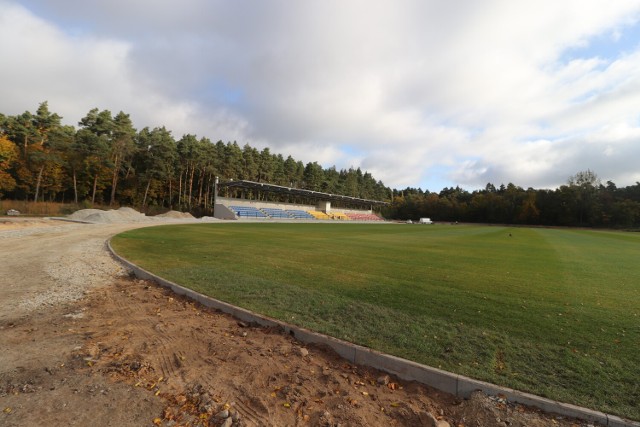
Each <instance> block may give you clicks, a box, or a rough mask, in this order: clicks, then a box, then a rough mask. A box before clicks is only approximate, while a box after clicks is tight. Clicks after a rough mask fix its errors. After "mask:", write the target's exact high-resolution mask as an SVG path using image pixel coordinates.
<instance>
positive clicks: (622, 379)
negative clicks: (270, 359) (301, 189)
mask: <svg viewBox="0 0 640 427" xmlns="http://www.w3.org/2000/svg"><path fill="white" fill-rule="evenodd" d="M510 233H511V235H512V236H511V237H510V236H509V234H510ZM112 243H113V246H114V248H115V250H116V251H117V252H118V253H120V254H122V255H123V256H125V257H127V258H128V259H130V260H131V261H133V262H135V263H137V264H138V265H140V266H142V267H143V268H145V269H148V270H150V271H153V272H155V273H156V274H158V275H160V276H162V277H165V278H167V279H169V280H172V281H174V282H177V283H180V284H182V285H185V286H187V287H190V288H192V289H195V290H197V291H199V292H202V293H205V294H208V295H211V296H213V297H215V298H218V299H220V300H223V301H227V302H230V303H233V304H236V305H239V306H242V307H246V308H248V309H251V310H254V311H257V312H260V313H263V314H266V315H268V316H271V317H275V318H279V319H282V320H285V321H287V322H290V323H295V324H297V325H300V326H304V327H307V328H310V329H313V330H316V331H320V332H323V333H326V334H329V335H333V336H335V337H338V338H342V339H345V340H349V341H352V342H355V343H358V344H362V345H365V346H368V347H373V348H376V349H378V350H382V351H384V352H387V353H391V354H394V355H397V356H401V357H404V358H407V359H411V360H414V361H417V362H420V363H425V364H427V365H431V366H435V367H439V368H442V369H445V370H448V371H453V372H456V373H459V374H463V375H467V376H470V377H473V378H477V379H480V380H484V381H489V382H492V383H496V384H500V385H504V386H508V387H512V388H516V389H519V390H522V391H528V392H531V393H535V394H538V395H542V396H546V397H549V398H552V399H557V400H560V401H563V402H569V403H574V404H577V405H581V406H586V407H589V408H593V409H597V410H601V411H605V412H609V413H614V414H618V415H621V416H625V417H629V418H633V419H636V420H640V233H623V232H609V231H587V230H567V229H544V228H505V227H486V226H462V225H460V226H449V225H434V226H419V225H378V224H376V225H368V224H275V223H274V224H254V223H249V224H248V223H242V224H211V225H178V226H162V227H151V228H144V229H138V230H133V231H129V232H126V233H123V234H121V235H119V236H117V237H115V238H114V239H113V242H112Z"/></svg>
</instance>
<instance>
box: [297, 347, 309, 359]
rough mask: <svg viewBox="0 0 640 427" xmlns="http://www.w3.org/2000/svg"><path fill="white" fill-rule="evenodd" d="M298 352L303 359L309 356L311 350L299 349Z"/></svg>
mask: <svg viewBox="0 0 640 427" xmlns="http://www.w3.org/2000/svg"><path fill="white" fill-rule="evenodd" d="M297 351H298V354H299V355H300V356H302V357H307V356H308V355H309V350H307V349H306V348H302V347H298V349H297Z"/></svg>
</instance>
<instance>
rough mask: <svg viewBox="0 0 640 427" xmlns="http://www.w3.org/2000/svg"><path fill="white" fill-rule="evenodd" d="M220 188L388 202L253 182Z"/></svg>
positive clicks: (366, 203) (363, 202) (364, 203)
mask: <svg viewBox="0 0 640 427" xmlns="http://www.w3.org/2000/svg"><path fill="white" fill-rule="evenodd" d="M218 188H239V189H243V190H253V191H261V192H264V193H275V194H281V195H288V196H300V197H308V198H311V199H315V200H326V201H331V202H343V203H346V204H350V205H357V206H384V205H388V204H389V203H388V202H381V201H378V200H368V199H359V198H357V197H349V196H341V195H339V194H329V193H321V192H319V191H311V190H302V189H300V188H291V187H283V186H280V185H273V184H265V183H263V182H253V181H228V182H221V183H219V184H218Z"/></svg>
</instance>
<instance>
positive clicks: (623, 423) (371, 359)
mask: <svg viewBox="0 0 640 427" xmlns="http://www.w3.org/2000/svg"><path fill="white" fill-rule="evenodd" d="M107 247H108V248H109V251H110V252H111V254H113V256H114V257H115V258H116V259H117V260H118V261H120V262H121V263H122V264H124V265H126V266H127V267H128V268H130V269H131V270H132V271H133V273H134V274H135V275H136V277H138V278H140V279H145V280H151V281H154V282H156V283H158V284H159V285H161V286H164V287H166V288H169V289H171V290H172V291H173V292H175V293H176V294H178V295H185V296H186V297H188V298H191V299H192V300H195V301H197V302H199V303H200V304H202V305H204V306H206V307H210V308H213V309H217V310H220V311H222V312H224V313H227V314H230V315H232V316H233V317H235V318H237V319H239V320H242V321H244V322H247V323H256V324H258V325H260V326H265V327H280V328H282V329H283V330H284V331H285V332H286V333H287V334H290V335H292V336H294V337H295V338H296V339H297V340H299V341H301V342H303V343H307V344H322V345H326V346H329V347H330V348H331V349H333V350H334V351H335V352H336V353H338V354H339V355H340V356H341V357H343V358H345V359H347V360H348V361H349V362H351V363H353V364H356V365H363V366H368V367H371V368H375V369H379V370H381V371H385V372H387V373H389V374H393V375H395V376H397V377H398V378H401V379H403V380H407V381H417V382H420V383H422V384H425V385H428V386H430V387H433V388H435V389H438V390H441V391H444V392H446V393H450V394H452V395H454V396H457V397H460V398H464V399H467V398H469V397H470V396H471V393H473V392H474V391H477V390H481V391H482V392H484V393H485V394H488V395H493V396H496V395H501V396H505V397H506V399H507V400H508V401H510V402H516V403H520V404H523V405H527V406H534V407H537V408H539V409H541V410H542V411H544V412H547V413H554V414H558V415H562V416H565V417H569V418H578V419H581V420H585V421H588V422H593V423H599V424H601V425H603V426H610V427H640V422H636V421H631V420H626V419H622V418H620V417H617V416H615V415H609V414H605V413H604V412H599V411H594V410H591V409H587V408H583V407H580V406H575V405H571V404H568V403H562V402H558V401H555V400H551V399H546V398H544V397H540V396H536V395H534V394H529V393H524V392H521V391H518V390H513V389H510V388H507V387H501V386H497V385H495V384H490V383H486V382H483V381H478V380H474V379H473V378H469V377H465V376H462V375H457V374H454V373H451V372H447V371H443V370H441V369H436V368H432V367H430V366H427V365H422V364H420V363H416V362H412V361H410V360H406V359H402V358H400V357H396V356H391V355H389V354H384V353H381V352H378V351H376V350H373V349H370V348H367V347H362V346H360V345H357V344H352V343H350V342H347V341H343V340H339V339H337V338H333V337H330V336H328V335H324V334H320V333H317V332H313V331H310V330H308V329H305V328H301V327H299V326H295V325H291V324H289V323H286V322H283V321H280V320H276V319H272V318H269V317H266V316H263V315H260V314H257V313H254V312H252V311H250V310H246V309H244V308H240V307H236V306H234V305H231V304H228V303H226V302H223V301H219V300H217V299H215V298H211V297H209V296H206V295H203V294H200V293H198V292H195V291H193V290H191V289H188V288H185V287H183V286H180V285H178V284H176V283H173V282H170V281H169V280H166V279H163V278H162V277H159V276H156V275H155V274H153V273H150V272H148V271H146V270H144V269H143V268H141V267H139V266H137V265H136V264H134V263H132V262H130V261H128V260H126V259H125V258H123V257H121V256H120V255H118V254H117V253H116V252H115V251H114V250H113V248H112V247H111V239H109V240H108V241H107Z"/></svg>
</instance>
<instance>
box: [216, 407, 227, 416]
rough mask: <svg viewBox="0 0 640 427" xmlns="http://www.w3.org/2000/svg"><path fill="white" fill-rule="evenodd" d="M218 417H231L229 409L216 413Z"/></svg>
mask: <svg viewBox="0 0 640 427" xmlns="http://www.w3.org/2000/svg"><path fill="white" fill-rule="evenodd" d="M216 418H229V411H228V410H226V409H225V410H223V411H220V412H218V413H217V414H216Z"/></svg>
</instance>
